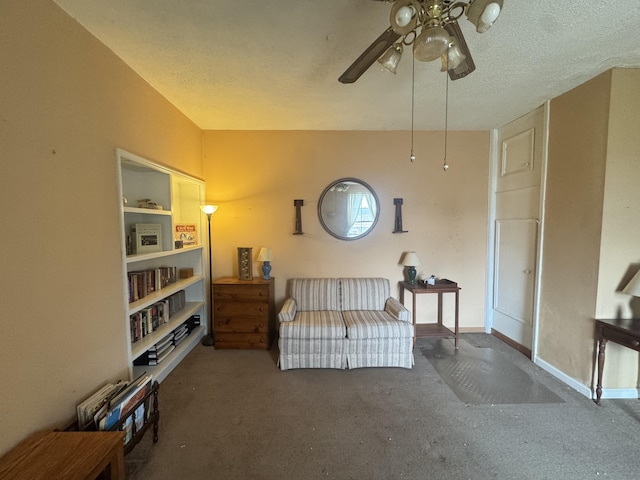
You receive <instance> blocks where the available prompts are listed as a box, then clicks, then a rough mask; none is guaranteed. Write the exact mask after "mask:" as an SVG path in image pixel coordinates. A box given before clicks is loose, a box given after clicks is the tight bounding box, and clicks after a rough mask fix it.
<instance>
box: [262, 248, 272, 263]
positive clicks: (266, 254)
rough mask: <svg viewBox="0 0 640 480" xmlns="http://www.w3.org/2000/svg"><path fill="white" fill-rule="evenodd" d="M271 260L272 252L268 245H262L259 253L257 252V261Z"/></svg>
mask: <svg viewBox="0 0 640 480" xmlns="http://www.w3.org/2000/svg"><path fill="white" fill-rule="evenodd" d="M271 260H273V252H272V251H271V249H270V248H268V247H262V248H261V249H260V253H259V254H258V261H259V262H270V261H271Z"/></svg>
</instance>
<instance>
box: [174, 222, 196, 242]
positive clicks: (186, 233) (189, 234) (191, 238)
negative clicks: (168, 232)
mask: <svg viewBox="0 0 640 480" xmlns="http://www.w3.org/2000/svg"><path fill="white" fill-rule="evenodd" d="M173 240H174V241H176V240H179V241H182V246H183V247H187V246H190V245H197V244H198V229H197V227H196V224H195V223H176V225H175V227H174V231H173Z"/></svg>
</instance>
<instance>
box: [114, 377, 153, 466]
mask: <svg viewBox="0 0 640 480" xmlns="http://www.w3.org/2000/svg"><path fill="white" fill-rule="evenodd" d="M159 389H160V384H159V383H158V382H157V381H155V382H153V385H152V386H151V390H149V391H148V392H147V394H146V395H145V396H144V397H143V398H141V399H140V400H138V402H137V403H136V404H135V405H134V406H133V407H131V409H130V410H129V412H128V413H127V414H126V415H125V416H124V417H122V418H121V419H120V420H118V423H116V424H115V425H114V426H113V427H111V429H110V430H111V431H117V430H124V429H125V424H126V423H127V421H128V419H129V418H131V426H132V431H131V438H130V439H128V441H127V442H126V443H125V445H124V454H125V455H126V454H127V453H129V452H130V451H131V450H133V449H134V448H135V446H136V445H137V444H138V443H139V442H140V440H142V437H143V436H144V433H145V432H146V431H147V430H148V429H149V427H150V426H151V425H153V443H156V442H157V441H158V421H159V420H160V410H158V390H159ZM151 395H153V405H152V408H151V410H150V409H149V407H150V405H149V404H150V403H151ZM143 403H144V404H145V408H144V411H145V413H144V415H145V419H144V424H143V425H142V427H141V428H140V429H137V428H136V410H137V409H138V407H139V406H140V405H142V404H143Z"/></svg>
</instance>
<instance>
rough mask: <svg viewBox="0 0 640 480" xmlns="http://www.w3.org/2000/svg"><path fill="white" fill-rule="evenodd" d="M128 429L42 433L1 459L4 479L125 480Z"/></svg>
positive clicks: (0, 467)
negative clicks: (105, 477) (104, 479)
mask: <svg viewBox="0 0 640 480" xmlns="http://www.w3.org/2000/svg"><path fill="white" fill-rule="evenodd" d="M123 445H124V432H59V431H51V430H47V431H44V432H38V433H35V434H33V435H32V436H30V437H29V438H27V439H26V440H24V441H23V442H22V443H20V444H19V445H17V446H16V447H15V448H14V449H13V450H10V451H9V452H7V453H6V455H4V456H3V457H2V458H0V478H2V479H3V480H49V479H52V478H64V479H65V480H95V479H96V477H97V476H98V475H100V473H101V472H103V471H104V470H105V469H107V467H108V468H109V479H110V480H124V476H125V475H124V449H123Z"/></svg>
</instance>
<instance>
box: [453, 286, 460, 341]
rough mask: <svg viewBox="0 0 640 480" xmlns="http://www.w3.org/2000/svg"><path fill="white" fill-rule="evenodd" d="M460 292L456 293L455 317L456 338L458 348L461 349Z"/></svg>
mask: <svg viewBox="0 0 640 480" xmlns="http://www.w3.org/2000/svg"><path fill="white" fill-rule="evenodd" d="M458 297H459V296H458V291H456V317H455V322H456V323H455V330H454V333H455V336H456V348H459V346H460V345H459V339H460V327H459V325H458V309H459V303H460V302H459V298H458Z"/></svg>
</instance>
